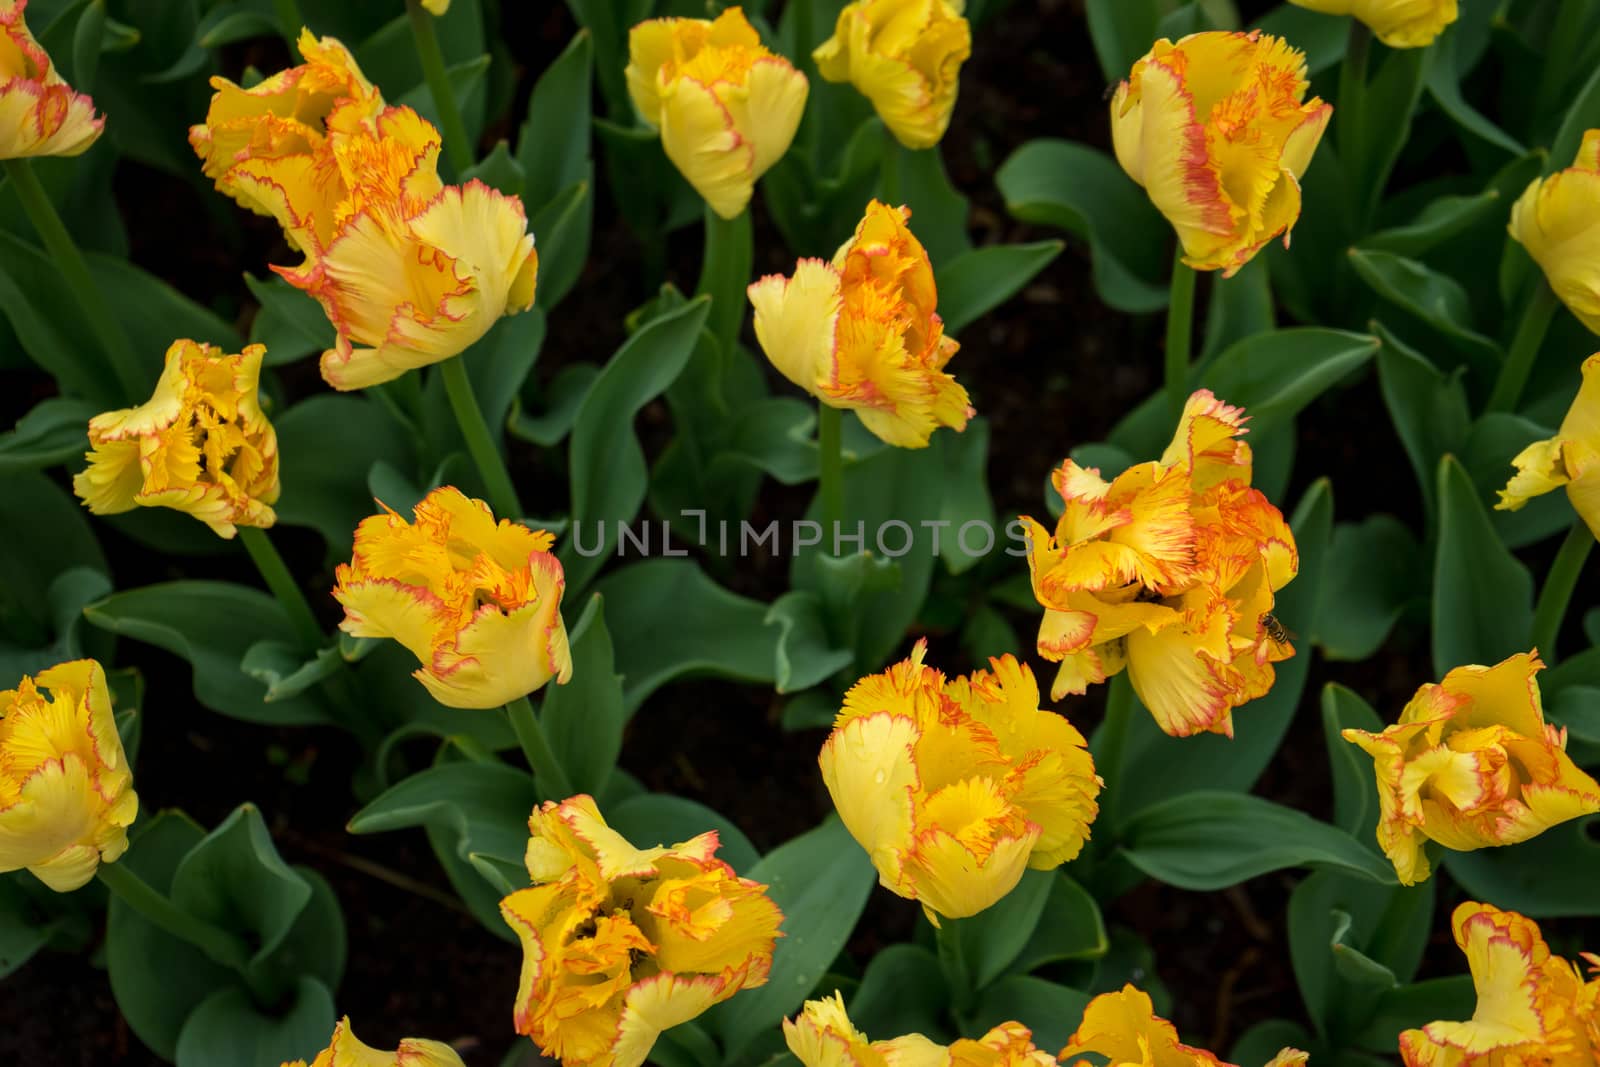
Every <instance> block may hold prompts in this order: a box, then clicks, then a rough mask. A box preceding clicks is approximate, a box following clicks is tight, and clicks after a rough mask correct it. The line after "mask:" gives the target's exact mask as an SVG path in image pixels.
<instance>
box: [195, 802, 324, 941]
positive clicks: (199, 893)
mask: <svg viewBox="0 0 1600 1067" xmlns="http://www.w3.org/2000/svg"><path fill="white" fill-rule="evenodd" d="M169 895H170V896H171V898H172V902H173V903H174V904H176V905H177V906H178V907H180V908H182V909H183V910H184V911H186V912H188V913H189V914H191V915H194V916H197V917H199V918H201V919H204V920H205V921H206V922H209V923H214V924H215V925H217V926H221V927H223V928H224V929H230V930H232V931H233V932H235V933H237V934H242V935H244V936H245V937H246V938H247V940H248V941H249V943H251V944H252V945H255V946H257V948H256V953H255V956H254V957H253V958H252V960H251V967H252V968H259V967H260V966H261V964H262V963H263V962H264V961H265V960H266V959H267V958H268V957H269V956H271V955H272V953H273V952H274V951H276V950H277V948H278V946H279V945H281V944H282V943H283V939H284V938H285V937H286V936H287V935H288V933H289V928H290V927H291V926H293V925H294V921H295V919H296V918H297V917H298V916H299V915H300V913H301V911H302V910H303V909H304V908H305V906H306V904H307V902H309V901H310V899H311V887H310V886H309V885H307V884H306V882H305V880H304V879H302V878H301V877H299V876H298V875H297V874H295V873H294V871H292V870H290V869H289V866H288V864H286V863H284V862H283V859H282V857H280V856H279V855H278V850H277V849H276V848H275V847H274V846H273V844H272V835H271V834H269V833H268V832H267V826H266V823H264V822H262V821H261V812H260V811H259V810H257V809H256V807H255V805H253V804H241V805H239V807H237V808H235V809H234V811H233V814H231V815H229V816H228V818H227V819H225V820H224V821H223V822H222V824H221V825H220V826H218V827H217V828H216V829H215V830H213V831H211V833H209V834H207V835H206V837H205V839H204V840H203V841H201V842H199V843H198V844H196V845H195V846H194V847H193V848H192V849H190V850H189V852H188V854H187V855H185V856H184V857H183V860H182V861H181V862H180V863H179V864H178V868H177V870H176V871H174V872H173V875H172V888H171V889H170V891H169Z"/></svg>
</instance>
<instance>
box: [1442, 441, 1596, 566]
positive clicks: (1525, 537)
mask: <svg viewBox="0 0 1600 1067" xmlns="http://www.w3.org/2000/svg"><path fill="white" fill-rule="evenodd" d="M1551 436H1553V433H1552V430H1551V428H1550V427H1547V426H1542V425H1540V424H1539V423H1537V422H1534V421H1533V420H1532V419H1528V418H1525V417H1523V416H1521V415H1513V414H1512V413H1511V412H1508V411H1491V412H1489V413H1487V414H1485V415H1483V416H1481V417H1480V418H1479V419H1478V421H1477V422H1475V423H1473V424H1472V431H1471V432H1470V433H1469V434H1468V435H1467V440H1466V444H1465V446H1464V447H1463V448H1462V449H1461V452H1460V458H1461V465H1462V466H1463V467H1465V468H1466V470H1467V476H1468V477H1469V478H1471V479H1472V484H1473V486H1474V487H1475V488H1476V490H1477V493H1478V499H1479V500H1483V501H1486V502H1487V501H1497V500H1498V499H1499V491H1500V490H1501V489H1503V488H1504V487H1505V485H1506V483H1507V482H1508V481H1510V480H1511V475H1512V474H1513V473H1514V470H1513V468H1512V466H1511V459H1512V457H1513V456H1516V455H1517V454H1518V453H1519V452H1521V451H1522V450H1523V449H1524V448H1526V447H1527V446H1528V445H1531V444H1532V443H1533V442H1535V441H1542V440H1544V439H1545V438H1547V437H1551ZM1489 522H1490V524H1491V525H1493V526H1494V529H1495V532H1496V533H1497V534H1499V536H1500V540H1501V541H1503V542H1505V546H1506V547H1507V548H1522V547H1524V546H1526V545H1532V544H1537V543H1538V542H1540V541H1543V540H1544V539H1545V538H1547V537H1550V536H1552V535H1554V534H1556V533H1558V532H1560V531H1563V530H1565V529H1566V528H1567V527H1568V526H1570V525H1572V504H1571V502H1570V501H1569V499H1568V498H1567V494H1566V493H1546V494H1544V495H1543V496H1539V497H1535V498H1534V499H1532V500H1530V501H1528V503H1527V504H1526V506H1524V507H1522V508H1520V509H1519V510H1517V511H1501V510H1499V509H1494V510H1491V511H1490V512H1489Z"/></svg>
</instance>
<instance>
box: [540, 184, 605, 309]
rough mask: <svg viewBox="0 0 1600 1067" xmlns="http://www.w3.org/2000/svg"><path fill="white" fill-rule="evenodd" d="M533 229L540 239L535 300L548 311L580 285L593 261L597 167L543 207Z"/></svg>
mask: <svg viewBox="0 0 1600 1067" xmlns="http://www.w3.org/2000/svg"><path fill="white" fill-rule="evenodd" d="M528 226H529V229H530V230H531V231H532V232H533V233H535V234H536V235H538V239H539V249H538V250H539V284H538V287H537V292H536V294H535V299H537V300H538V302H539V306H540V307H541V308H543V309H544V310H546V311H549V310H550V309H551V308H554V307H555V306H556V305H557V304H558V303H560V302H561V298H562V297H564V296H566V295H567V293H569V292H570V291H571V290H572V287H573V286H574V285H576V284H577V282H578V278H579V277H580V276H581V275H582V274H583V268H584V264H585V263H586V262H587V261H588V258H589V241H590V237H591V235H592V232H593V230H594V168H593V167H590V169H589V170H588V171H587V172H586V173H585V174H584V176H583V177H581V178H579V179H578V180H577V181H575V182H573V183H572V184H571V185H569V186H567V187H566V188H565V189H563V190H562V191H561V192H560V193H558V194H556V195H555V196H554V197H552V198H551V200H550V202H549V203H548V204H546V205H545V206H544V207H542V208H540V209H539V210H538V211H537V212H536V213H535V214H534V215H533V218H532V219H531V220H530V222H529V224H528Z"/></svg>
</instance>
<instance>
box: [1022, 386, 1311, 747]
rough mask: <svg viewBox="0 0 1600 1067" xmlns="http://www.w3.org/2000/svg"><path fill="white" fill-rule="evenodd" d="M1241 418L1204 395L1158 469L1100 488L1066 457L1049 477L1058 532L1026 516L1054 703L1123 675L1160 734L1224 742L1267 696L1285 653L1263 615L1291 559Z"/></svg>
mask: <svg viewBox="0 0 1600 1067" xmlns="http://www.w3.org/2000/svg"><path fill="white" fill-rule="evenodd" d="M1245 421H1246V416H1245V414H1244V411H1243V410H1242V409H1240V408H1236V407H1230V406H1228V405H1227V404H1224V403H1222V402H1221V401H1220V400H1218V399H1217V398H1216V397H1215V396H1213V395H1212V394H1211V393H1210V392H1209V391H1207V390H1204V389H1202V390H1199V391H1197V392H1196V393H1195V394H1194V395H1193V396H1191V397H1190V398H1189V401H1188V403H1187V404H1186V405H1185V407H1184V412H1183V417H1182V418H1181V420H1180V421H1179V424H1178V430H1177V432H1176V434H1174V436H1173V439H1172V443H1171V444H1170V445H1169V446H1168V447H1167V450H1166V452H1165V453H1164V454H1163V455H1162V457H1161V459H1160V460H1158V461H1155V462H1148V463H1141V464H1137V465H1135V466H1133V467H1130V468H1128V470H1126V471H1124V472H1123V473H1122V474H1120V475H1118V476H1117V477H1116V478H1114V479H1113V480H1112V481H1110V482H1107V481H1105V480H1104V479H1103V478H1101V477H1100V473H1099V471H1097V470H1094V469H1086V468H1083V467H1080V466H1079V465H1078V464H1077V463H1074V462H1073V461H1072V460H1070V459H1069V460H1067V461H1066V462H1065V463H1063V464H1062V466H1061V469H1060V470H1058V471H1056V472H1055V475H1054V476H1053V479H1052V481H1053V483H1054V485H1055V488H1056V492H1058V493H1059V494H1060V495H1061V499H1062V503H1063V510H1062V513H1061V517H1060V519H1059V520H1057V522H1056V525H1055V529H1054V531H1051V530H1049V529H1047V528H1045V527H1044V526H1042V525H1040V524H1039V523H1038V522H1036V521H1034V520H1033V519H1031V518H1028V517H1027V516H1023V517H1022V520H1021V521H1022V523H1023V525H1024V526H1025V527H1026V529H1027V531H1028V566H1029V570H1030V572H1031V574H1032V576H1033V592H1034V596H1035V597H1036V598H1037V599H1038V601H1039V603H1040V604H1041V606H1043V607H1044V609H1045V614H1044V619H1043V621H1042V622H1041V623H1040V627H1039V641H1038V649H1039V654H1040V655H1041V656H1043V657H1044V658H1046V659H1048V660H1051V661H1053V662H1059V663H1060V664H1061V669H1060V671H1059V672H1058V673H1057V675H1056V680H1055V684H1054V686H1053V687H1052V689H1051V696H1052V697H1053V698H1054V699H1057V700H1059V699H1061V697H1063V696H1065V695H1066V694H1068V693H1082V692H1084V691H1085V690H1086V689H1087V687H1088V686H1089V685H1091V684H1098V683H1100V682H1104V681H1105V680H1106V679H1107V678H1109V677H1111V676H1112V675H1115V674H1117V673H1119V672H1120V671H1122V670H1124V669H1126V670H1127V672H1128V677H1129V680H1130V681H1131V682H1132V683H1133V688H1134V691H1135V692H1136V693H1137V694H1138V695H1139V699H1140V701H1141V702H1142V703H1143V704H1144V705H1145V707H1147V708H1148V709H1149V710H1150V713H1151V714H1152V715H1153V716H1154V717H1155V720H1156V722H1157V724H1158V725H1160V727H1161V729H1162V730H1164V731H1165V732H1166V733H1168V734H1171V735H1173V736H1175V737H1184V736H1188V735H1190V734H1194V733H1201V732H1208V731H1209V732H1213V733H1221V734H1226V735H1228V736H1230V737H1231V736H1232V735H1233V709H1234V708H1236V707H1238V706H1240V705H1241V704H1244V703H1246V702H1248V701H1250V700H1254V699H1255V698H1257V697H1259V696H1263V695H1265V694H1266V693H1267V692H1268V691H1270V690H1271V688H1272V683H1273V681H1274V677H1275V675H1274V670H1273V666H1272V665H1273V664H1274V663H1276V662H1279V661H1281V660H1284V659H1287V658H1288V657H1289V656H1291V655H1293V654H1294V648H1293V646H1292V645H1291V644H1290V642H1289V641H1288V634H1287V633H1286V631H1284V630H1283V628H1282V627H1281V626H1280V625H1279V624H1278V623H1277V622H1276V620H1274V619H1273V616H1272V609H1273V606H1274V603H1275V598H1276V593H1277V591H1278V590H1279V589H1281V588H1283V586H1284V585H1286V584H1288V582H1290V581H1291V580H1292V579H1293V578H1294V576H1295V574H1296V573H1297V572H1298V570H1299V556H1298V553H1297V551H1296V548H1295V543H1294V534H1293V533H1292V532H1291V531H1290V529H1289V526H1288V524H1287V523H1286V522H1284V520H1283V515H1282V513H1281V512H1279V510H1278V509H1277V508H1276V507H1275V506H1273V504H1272V503H1271V502H1270V501H1268V500H1267V498H1266V497H1265V496H1263V495H1262V494H1261V493H1260V492H1259V491H1258V490H1256V489H1253V488H1251V487H1250V475H1251V454H1250V447H1249V446H1248V445H1246V444H1245V443H1244V442H1243V441H1241V440H1239V439H1238V438H1239V437H1240V435H1242V434H1243V433H1244V432H1245V428H1244V423H1245Z"/></svg>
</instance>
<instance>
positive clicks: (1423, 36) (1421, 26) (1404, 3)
mask: <svg viewBox="0 0 1600 1067" xmlns="http://www.w3.org/2000/svg"><path fill="white" fill-rule="evenodd" d="M1290 2H1291V3H1293V4H1295V5H1296V6H1297V7H1303V8H1305V9H1306V10H1308V11H1320V12H1322V13H1323V14H1325V15H1354V16H1355V17H1356V18H1358V19H1360V20H1361V21H1362V22H1364V23H1366V25H1367V26H1368V27H1369V28H1370V29H1371V30H1372V32H1373V33H1374V34H1375V35H1376V36H1377V38H1378V40H1380V41H1382V42H1383V43H1384V44H1386V45H1388V46H1389V47H1390V48H1426V47H1428V46H1429V45H1430V44H1432V43H1433V42H1434V39H1435V38H1437V37H1438V36H1439V34H1441V33H1443V32H1444V30H1445V27H1447V26H1449V25H1450V24H1451V23H1453V22H1455V21H1456V18H1457V17H1458V16H1459V14H1460V11H1459V5H1458V2H1457V0H1290Z"/></svg>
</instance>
